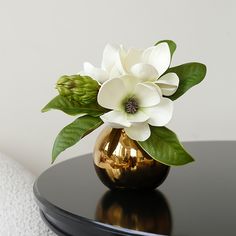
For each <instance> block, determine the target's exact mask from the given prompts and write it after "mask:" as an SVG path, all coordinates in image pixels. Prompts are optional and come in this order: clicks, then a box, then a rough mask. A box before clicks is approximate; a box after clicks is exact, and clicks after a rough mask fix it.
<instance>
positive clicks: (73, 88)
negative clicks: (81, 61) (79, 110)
mask: <svg viewBox="0 0 236 236" xmlns="http://www.w3.org/2000/svg"><path fill="white" fill-rule="evenodd" d="M99 87H100V86H99V84H98V82H97V81H96V80H93V79H92V78H90V77H89V76H81V75H70V76H67V75H64V76H62V77H60V78H59V80H58V81H57V85H56V88H57V90H58V92H59V94H60V95H62V96H65V97H68V98H69V99H70V100H74V101H77V102H79V103H80V104H81V105H86V104H91V103H94V102H96V101H97V94H98V90H99Z"/></svg>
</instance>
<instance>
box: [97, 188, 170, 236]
mask: <svg viewBox="0 0 236 236" xmlns="http://www.w3.org/2000/svg"><path fill="white" fill-rule="evenodd" d="M95 217H96V219H97V220H98V221H99V222H102V223H106V224H110V225H114V226H120V227H123V228H128V229H131V230H138V231H145V232H150V233H155V234H162V235H170V234H171V229H172V218H171V211H170V207H169V205H168V203H167V200H166V198H165V197H164V195H163V194H162V193H161V192H160V191H148V192H137V191H128V190H127V191H124V190H123V191H119V190H117V191H107V192H106V193H105V194H104V195H103V197H102V198H101V200H100V202H99V203H98V205H97V209H96V216H95Z"/></svg>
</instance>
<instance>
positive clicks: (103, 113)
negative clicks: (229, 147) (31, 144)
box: [42, 40, 206, 165]
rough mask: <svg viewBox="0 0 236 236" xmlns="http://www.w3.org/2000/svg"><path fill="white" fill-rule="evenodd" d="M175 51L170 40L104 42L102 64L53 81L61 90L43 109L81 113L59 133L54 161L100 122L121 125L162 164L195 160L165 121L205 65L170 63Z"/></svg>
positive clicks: (201, 76) (193, 83) (168, 119)
mask: <svg viewBox="0 0 236 236" xmlns="http://www.w3.org/2000/svg"><path fill="white" fill-rule="evenodd" d="M175 50H176V44H175V43H174V42H173V41H171V40H162V41H159V42H157V43H156V44H155V46H152V47H149V48H147V49H145V50H141V49H135V48H130V49H128V50H127V49H125V48H124V47H123V46H122V45H120V46H116V45H110V44H108V45H107V46H106V47H105V49H104V51H103V58H102V63H101V67H100V68H97V67H94V66H93V65H92V64H90V63H88V62H86V63H84V66H83V70H82V71H81V72H80V73H78V74H75V75H69V76H68V75H64V76H62V77H60V78H59V80H58V81H57V85H56V88H57V90H58V92H59V95H58V96H56V97H55V98H54V99H53V100H51V101H50V102H49V103H48V104H47V105H46V106H45V107H44V108H43V109H42V111H43V112H46V111H48V110H51V109H57V110H61V111H63V112H64V113H66V114H68V115H72V116H78V115H79V117H78V118H76V120H75V121H74V122H72V123H71V124H69V125H68V126H66V127H65V128H63V129H62V130H61V132H60V133H59V134H58V136H57V138H56V140H55V143H54V146H53V150H52V162H54V161H55V159H56V158H57V156H58V155H59V154H60V153H61V152H63V151H64V150H65V149H67V148H69V147H71V146H72V145H74V144H76V143H77V142H78V141H80V140H81V139H82V138H83V137H85V136H86V135H87V134H89V133H90V132H92V131H93V130H95V129H96V128H98V127H99V126H101V125H102V124H103V123H106V124H108V125H110V126H111V127H112V128H114V129H124V131H125V132H126V134H127V135H128V136H129V137H130V138H131V139H133V140H136V141H137V143H138V144H139V145H140V147H141V148H142V149H143V150H144V151H145V152H147V153H148V154H149V155H150V156H151V157H152V158H154V159H155V160H157V161H159V162H161V163H164V164H166V165H183V164H186V163H189V162H191V161H193V158H192V157H191V156H190V155H189V154H188V153H187V152H186V151H185V150H184V148H183V146H182V145H181V143H180V142H179V140H178V138H177V136H176V135H175V133H174V132H173V131H171V130H170V129H168V128H166V127H165V126H166V125H167V124H168V122H169V121H170V120H171V118H172V114H173V101H174V100H176V99H178V98H179V97H180V96H182V95H183V94H184V93H185V92H186V91H187V90H189V89H190V88H191V87H193V86H194V85H196V84H198V83H200V82H201V81H202V80H203V79H204V77H205V75H206V66H205V65H203V64H201V63H197V62H192V63H187V64H183V65H179V66H175V67H170V63H171V59H172V56H173V54H174V52H175Z"/></svg>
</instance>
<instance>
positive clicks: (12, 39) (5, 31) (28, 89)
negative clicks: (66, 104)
mask: <svg viewBox="0 0 236 236" xmlns="http://www.w3.org/2000/svg"><path fill="white" fill-rule="evenodd" d="M235 11H236V4H235V1H233V0H232V1H230V0H224V1H210V0H209V1H206V0H198V1H196V0H178V1H158V0H145V1H144V0H140V1H137V0H119V1H112V0H99V1H94V0H93V1H92V0H84V1H83V0H70V1H65V0H57V1H56V0H41V1H33V0H21V1H16V0H15V1H13V0H8V1H3V0H0V150H1V151H2V152H5V153H7V154H9V155H11V156H12V157H14V158H15V159H16V160H19V161H20V162H21V163H23V164H24V165H25V166H26V167H28V168H30V169H31V170H32V171H33V172H34V173H36V174H39V173H40V172H41V171H43V170H44V169H46V168H48V167H49V166H50V154H51V148H52V145H53V141H54V138H55V137H56V135H57V133H58V132H59V131H60V129H62V128H63V127H64V126H65V125H66V124H68V123H69V122H71V121H72V120H73V119H74V118H73V117H68V116H66V115H65V114H63V113H60V112H58V111H52V112H49V113H45V114H42V113H40V109H41V108H42V107H43V106H44V105H45V104H46V103H47V102H48V101H49V100H50V99H51V98H52V97H53V96H55V95H56V94H57V93H56V90H55V89H54V85H55V82H56V81H57V79H58V77H59V76H60V75H63V74H74V73H77V72H78V71H80V70H81V68H82V63H83V62H84V61H90V62H91V63H93V64H95V65H99V64H100V61H101V55H102V51H103V48H104V46H105V44H106V43H107V42H111V43H122V44H124V45H126V46H128V47H130V46H135V47H140V48H145V47H148V46H151V45H153V44H154V43H155V42H156V41H158V40H161V39H172V40H174V41H175V42H176V43H177V45H178V49H177V51H176V53H175V56H174V60H173V63H172V65H177V64H182V63H185V62H190V61H199V62H202V63H205V64H206V65H207V67H208V73H207V77H206V80H205V81H204V82H203V83H202V84H200V85H199V86H197V87H195V88H193V89H192V90H191V91H189V92H188V93H187V94H186V95H184V96H183V97H181V98H180V99H179V100H178V101H176V102H175V112H174V116H173V119H172V121H171V123H170V124H169V127H170V128H171V129H173V130H174V131H175V132H176V133H177V134H178V136H179V138H180V139H181V140H184V141H186V140H235V139H236V129H235V128H236V125H235V120H236V95H235V89H236V78H235V53H236V50H235V49H236V44H235V42H236V32H235V22H236V14H235ZM98 133H99V131H96V132H94V133H93V134H91V135H89V136H88V137H87V138H85V139H84V140H82V141H81V142H80V143H79V144H78V145H76V146H75V147H73V148H72V149H71V150H68V151H66V152H65V153H63V154H62V155H61V156H60V157H59V159H58V161H62V160H65V159H67V158H70V157H72V156H76V155H80V154H83V153H88V152H91V151H92V148H93V144H94V142H95V139H96V136H97V134H98ZM78 168H79V167H78Z"/></svg>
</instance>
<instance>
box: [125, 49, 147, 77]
mask: <svg viewBox="0 0 236 236" xmlns="http://www.w3.org/2000/svg"><path fill="white" fill-rule="evenodd" d="M142 53H143V50H141V49H136V48H131V49H129V51H128V52H127V55H126V57H125V59H124V62H123V63H124V68H125V70H126V71H127V72H128V73H129V72H130V70H131V67H132V66H133V65H135V64H137V63H139V62H142Z"/></svg>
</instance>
